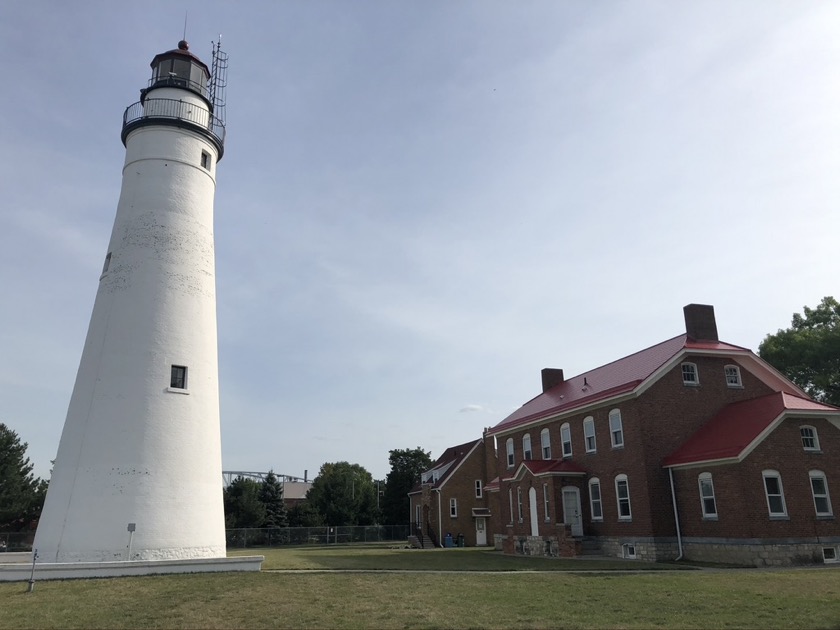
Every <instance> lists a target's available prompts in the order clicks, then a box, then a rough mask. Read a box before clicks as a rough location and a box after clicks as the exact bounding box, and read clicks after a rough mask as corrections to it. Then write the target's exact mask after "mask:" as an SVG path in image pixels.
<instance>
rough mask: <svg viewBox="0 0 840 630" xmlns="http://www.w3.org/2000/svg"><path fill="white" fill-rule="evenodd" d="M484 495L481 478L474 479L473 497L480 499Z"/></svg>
mask: <svg viewBox="0 0 840 630" xmlns="http://www.w3.org/2000/svg"><path fill="white" fill-rule="evenodd" d="M483 496H484V488H482V487H481V479H476V480H475V498H476V499H480V498H481V497H483Z"/></svg>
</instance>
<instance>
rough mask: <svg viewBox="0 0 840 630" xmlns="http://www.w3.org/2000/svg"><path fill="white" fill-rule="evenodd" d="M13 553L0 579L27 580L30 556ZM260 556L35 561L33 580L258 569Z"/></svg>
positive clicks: (30, 565) (10, 580) (30, 563)
mask: <svg viewBox="0 0 840 630" xmlns="http://www.w3.org/2000/svg"><path fill="white" fill-rule="evenodd" d="M7 555H9V556H11V555H13V554H7ZM14 555H15V556H24V555H25V556H26V557H25V558H17V557H16V558H15V559H14V560H15V561H14V562H10V563H8V564H0V582H26V581H29V578H30V576H31V575H32V555H31V554H14ZM264 559H265V557H264V556H232V557H230V558H199V559H194V560H157V561H152V562H144V561H133V562H45V563H40V562H38V563H36V564H35V581H36V582H39V581H41V580H70V579H79V578H107V577H124V576H130V575H161V574H164V573H221V572H229V571H259V570H260V568H261V567H262V563H263V560H264ZM2 560H4V561H5V560H12V558H7V557H6V555H4V556H3V558H2Z"/></svg>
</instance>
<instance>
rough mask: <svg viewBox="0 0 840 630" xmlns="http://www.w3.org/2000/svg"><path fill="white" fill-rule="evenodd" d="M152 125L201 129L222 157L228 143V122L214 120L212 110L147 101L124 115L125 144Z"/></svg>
mask: <svg viewBox="0 0 840 630" xmlns="http://www.w3.org/2000/svg"><path fill="white" fill-rule="evenodd" d="M150 124H164V125H166V124H169V125H175V126H178V127H186V128H197V129H199V130H200V131H202V132H205V133H209V134H210V136H211V140H212V141H213V143H214V144H215V145H216V148H217V149H218V151H219V158H221V157H222V152H223V151H224V144H225V123H224V122H223V121H221V120H219V119H218V118H216V117H214V116H213V114H212V113H211V112H210V110H209V109H207V108H206V107H201V106H200V105H196V104H195V103H190V102H189V101H180V100H177V99H174V98H146V99H144V100H143V101H138V102H136V103H134V104H132V105H129V106H128V107H127V108H126V110H125V113H124V114H123V128H122V135H121V137H122V141H123V144H125V139H126V137H127V136H128V134H129V132H131V131H132V130H133V129H136V128H138V127H143V126H145V125H150Z"/></svg>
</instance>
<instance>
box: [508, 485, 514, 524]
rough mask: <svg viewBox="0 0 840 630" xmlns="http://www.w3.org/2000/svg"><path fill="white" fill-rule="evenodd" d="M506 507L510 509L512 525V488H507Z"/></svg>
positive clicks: (511, 522)
mask: <svg viewBox="0 0 840 630" xmlns="http://www.w3.org/2000/svg"><path fill="white" fill-rule="evenodd" d="M508 507H510V524H511V525H513V488H508Z"/></svg>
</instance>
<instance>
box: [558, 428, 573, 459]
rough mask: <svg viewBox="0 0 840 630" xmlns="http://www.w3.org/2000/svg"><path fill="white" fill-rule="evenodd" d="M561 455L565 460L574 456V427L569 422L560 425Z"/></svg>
mask: <svg viewBox="0 0 840 630" xmlns="http://www.w3.org/2000/svg"><path fill="white" fill-rule="evenodd" d="M560 454H561V455H563V457H564V458H566V457H571V456H572V425H570V424H569V423H568V422H564V423H563V424H561V425H560Z"/></svg>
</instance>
